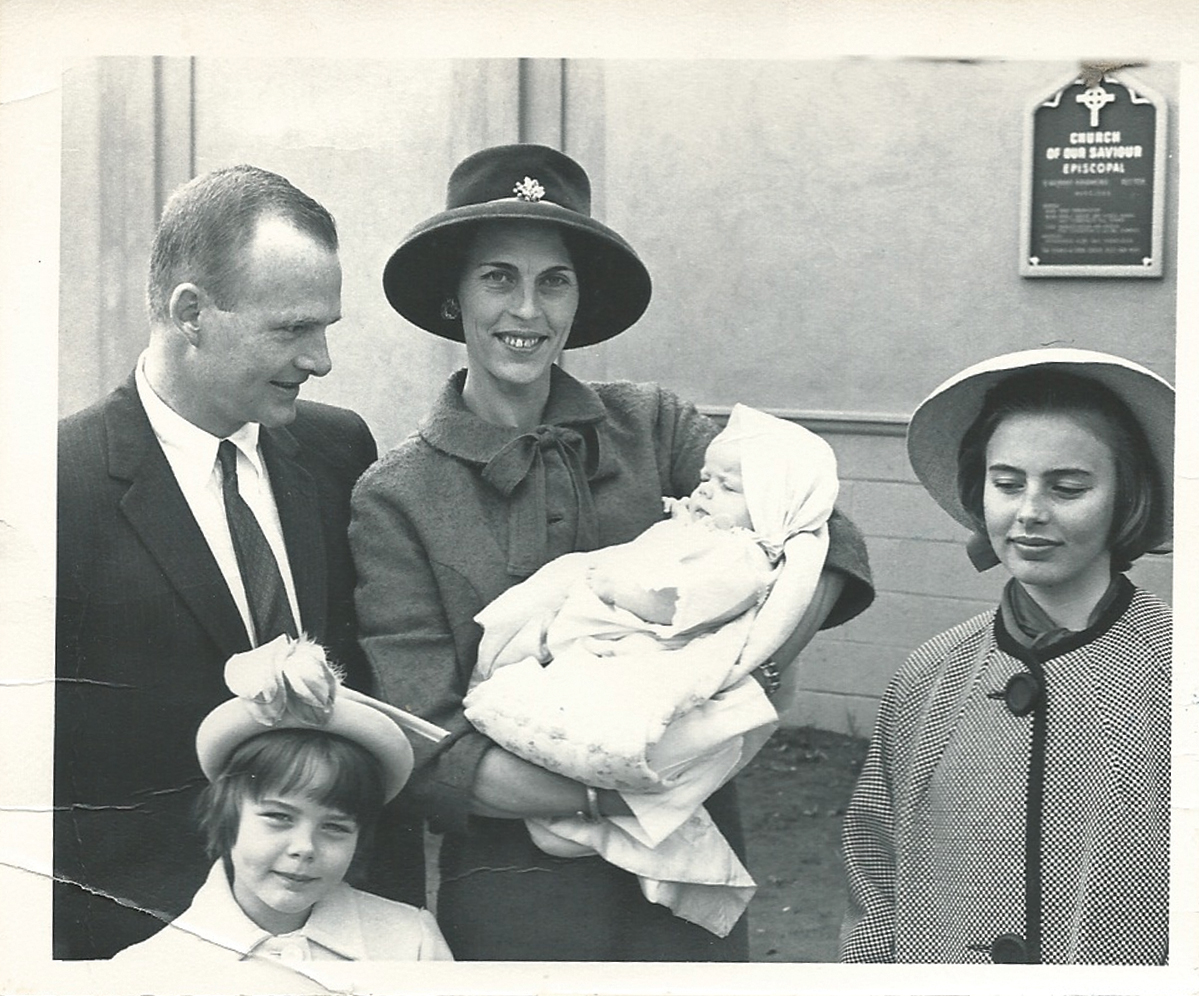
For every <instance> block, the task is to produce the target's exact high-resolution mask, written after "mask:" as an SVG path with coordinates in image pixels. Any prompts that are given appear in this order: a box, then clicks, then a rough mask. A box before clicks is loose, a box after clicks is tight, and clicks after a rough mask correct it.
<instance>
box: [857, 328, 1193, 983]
mask: <svg viewBox="0 0 1199 996" xmlns="http://www.w3.org/2000/svg"><path fill="white" fill-rule="evenodd" d="M1173 429H1174V391H1173V389H1172V388H1171V387H1170V385H1169V384H1168V383H1167V382H1166V381H1164V380H1163V379H1162V378H1160V377H1158V376H1157V375H1156V374H1154V373H1152V372H1151V371H1149V370H1147V369H1145V368H1144V367H1141V366H1139V365H1137V364H1135V363H1131V362H1129V361H1127V360H1124V359H1122V358H1120V357H1117V356H1111V355H1108V354H1105V353H1095V352H1090V351H1086V350H1078V349H1038V350H1031V351H1025V352H1020V353H1012V354H1008V355H1005V356H1000V357H996V358H994V359H991V360H987V361H985V362H983V363H979V364H977V365H976V366H973V367H970V368H969V369H967V370H964V371H962V372H961V373H959V374H957V375H956V376H954V377H951V378H950V379H949V380H947V381H946V382H945V383H944V384H942V385H941V386H940V387H938V388H937V389H936V390H935V391H934V392H933V393H932V394H931V395H929V397H928V398H926V399H925V401H924V402H923V403H922V404H921V405H920V407H919V408H918V409H917V410H916V413H915V414H914V415H913V417H912V421H911V425H910V427H909V430H908V453H909V456H910V458H911V462H912V467H913V469H914V470H915V472H916V476H917V477H918V478H919V480H920V483H921V484H923V485H924V487H925V488H926V489H927V490H928V492H929V494H931V495H932V497H933V498H934V499H935V500H936V501H937V503H938V504H939V505H940V506H941V507H942V508H944V509H945V510H946V511H947V512H948V513H949V514H950V515H951V516H953V518H954V519H956V520H957V521H958V522H960V523H962V524H963V525H965V526H966V527H967V528H969V529H971V530H972V531H973V533H974V537H973V539H972V540H971V543H970V555H971V560H972V561H973V562H974V564H975V566H976V567H977V568H978V569H979V570H984V569H987V568H989V567H992V566H994V565H997V564H1002V565H1003V566H1004V568H1005V569H1006V570H1007V572H1008V574H1009V575H1010V579H1009V581H1008V582H1007V585H1006V587H1005V588H1004V591H1003V596H1002V599H1001V601H1000V605H999V607H998V609H997V610H994V611H990V612H986V613H983V614H981V615H979V616H976V617H975V618H973V619H971V620H969V621H967V622H965V623H962V624H961V625H959V626H956V627H954V628H953V629H951V630H949V631H947V632H945V633H942V634H941V635H940V636H937V637H935V638H933V639H932V640H930V641H929V642H928V643H926V644H925V645H924V646H922V647H921V648H919V649H918V650H917V651H916V652H915V653H914V654H913V655H912V656H911V657H910V658H909V659H908V661H907V662H906V663H905V664H904V666H903V667H902V668H901V669H900V671H899V672H898V674H897V675H896V676H895V678H894V679H893V680H892V682H891V684H890V686H889V688H888V689H887V692H886V694H885V695H884V697H883V700H882V703H881V705H880V709H879V715H878V722H877V725H876V727H875V733H874V738H873V741H872V743H871V747H870V752H869V755H868V757H867V760H866V763H865V766H864V767H863V769H862V773H861V775H860V777H859V780H858V784H857V787H856V789H855V792H854V796H853V800H852V802H851V805H850V807H849V809H848V811H847V813H846V817H845V823H844V831H843V832H844V841H843V843H844V849H845V859H846V868H847V872H848V876H849V886H850V906H849V912H848V914H847V917H846V920H845V924H844V928H843V931H842V958H843V959H844V960H848V961H906V962H959V963H969V962H992V961H994V962H1043V963H1075V964H1077V963H1125V964H1158V963H1163V962H1164V961H1165V958H1166V953H1167V942H1168V927H1169V909H1168V878H1169V860H1168V859H1169V815H1170V809H1169V783H1170V774H1169V770H1170V765H1169V761H1170V742H1169V741H1170V736H1169V732H1170V721H1169V715H1170V713H1169V702H1170V655H1171V627H1172V622H1171V612H1170V609H1169V607H1168V606H1167V605H1166V604H1165V603H1163V602H1162V601H1161V600H1160V599H1158V598H1157V597H1155V596H1154V595H1152V594H1150V593H1149V592H1146V591H1143V590H1141V589H1139V588H1137V587H1136V586H1135V585H1133V584H1132V583H1131V582H1130V581H1129V580H1128V579H1127V578H1126V577H1125V576H1124V573H1123V572H1124V571H1126V570H1127V569H1128V568H1129V567H1130V566H1131V564H1132V563H1133V562H1134V561H1135V560H1137V559H1138V558H1139V557H1140V556H1141V555H1142V554H1144V553H1146V552H1150V551H1157V552H1160V551H1163V550H1166V549H1168V548H1169V545H1170V539H1171V523H1172V507H1173V503H1172V497H1171V486H1170V485H1171V473H1172V465H1173Z"/></svg>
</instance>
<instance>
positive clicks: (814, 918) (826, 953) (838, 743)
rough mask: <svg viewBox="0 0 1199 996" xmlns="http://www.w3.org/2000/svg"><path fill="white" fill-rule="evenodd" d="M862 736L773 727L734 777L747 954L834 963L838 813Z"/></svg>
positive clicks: (839, 907)
mask: <svg viewBox="0 0 1199 996" xmlns="http://www.w3.org/2000/svg"><path fill="white" fill-rule="evenodd" d="M865 755H866V741H865V740H862V739H858V738H854V737H848V736H843V735H841V734H836V733H827V732H824V731H822V730H813V729H806V728H804V729H783V730H779V731H778V732H777V733H775V735H774V736H773V737H771V739H770V740H769V741H768V742H767V744H766V745H765V746H764V747H763V748H762V750H761V751H760V752H759V753H758V756H757V757H755V758H754V759H753V761H752V762H750V764H749V765H747V766H746V768H745V770H744V771H743V772H742V773H741V774H740V775H738V776H737V786H738V792H739V796H740V800H741V818H742V821H743V822H744V826H745V833H746V840H747V844H746V846H747V849H748V852H749V861H748V865H749V870H750V872H751V873H752V874H753V876H754V878H755V879H756V880H757V883H758V891H757V893H756V894H755V896H754V898H753V901H752V902H751V903H750V907H749V934H750V942H749V943H750V959H751V960H752V961H761V962H790V961H796V962H798V961H809V962H811V961H836V960H837V932H838V930H839V928H840V925H841V915H842V912H843V911H844V909H845V880H844V874H843V872H842V868H841V859H840V852H839V840H840V832H841V815H842V813H843V812H844V810H845V805H846V803H847V802H848V801H849V796H850V793H851V792H852V790H853V784H854V780H855V778H856V777H857V772H858V769H859V768H860V767H861V764H862V759H863V758H864V757H865Z"/></svg>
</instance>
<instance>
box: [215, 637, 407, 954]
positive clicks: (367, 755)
mask: <svg viewBox="0 0 1199 996" xmlns="http://www.w3.org/2000/svg"><path fill="white" fill-rule="evenodd" d="M225 680H226V683H227V684H228V685H229V688H230V690H232V691H235V692H237V694H238V697H237V698H234V699H231V700H229V701H228V702H225V703H223V704H222V705H220V706H217V708H216V709H214V710H213V711H212V712H210V713H209V714H208V716H206V717H205V719H204V721H203V722H202V723H201V724H200V729H199V730H198V731H197V733H196V753H197V756H198V757H199V760H200V767H201V769H202V770H203V771H204V774H205V775H206V776H207V777H208V780H209V784H208V786H207V788H206V789H205V790H204V793H203V794H202V796H201V799H200V825H201V828H202V830H203V832H204V834H205V837H206V839H207V847H208V853H209V856H210V857H211V858H212V859H213V860H220V861H221V863H222V864H223V866H224V870H225V875H226V878H227V879H228V881H229V885H230V887H231V889H232V892H233V897H234V899H236V901H237V903H238V905H239V906H240V907H241V909H242V911H243V912H244V913H245V914H246V916H248V917H249V918H250V919H251V920H253V921H254V922H255V923H256V924H258V926H260V927H262V928H263V929H264V930H269V931H270V932H271V933H273V934H280V933H286V932H288V931H292V930H296V929H298V928H299V927H301V926H302V925H303V924H304V922H305V921H306V920H307V918H308V914H309V913H310V912H311V911H312V907H313V906H314V905H316V903H318V902H319V901H320V900H321V899H323V898H324V897H325V896H327V895H328V894H329V893H330V891H332V890H333V889H334V888H335V887H336V886H337V885H338V884H339V883H340V882H341V881H342V880H343V879H344V878H345V877H346V873H347V872H349V871H350V870H351V867H352V865H353V864H354V858H355V856H356V855H357V854H359V853H365V851H366V850H367V842H368V840H369V837H370V835H371V832H372V830H373V828H374V825H375V823H376V822H377V820H378V817H379V814H380V812H381V811H382V809H383V807H384V805H386V803H387V802H388V801H390V800H391V799H392V798H394V796H395V795H396V794H397V793H398V792H399V791H400V789H401V788H402V787H403V785H404V782H405V781H406V780H407V778H408V775H409V773H410V772H411V770H412V761H413V758H412V748H411V746H410V745H409V743H408V740H407V738H406V737H405V736H404V733H403V731H402V730H401V729H400V728H399V727H398V726H397V725H396V724H395V723H394V722H393V721H392V720H391V719H390V718H389V717H388V716H386V715H384V713H383V712H381V711H380V710H379V709H376V708H373V707H372V704H371V703H372V702H373V701H374V700H372V699H370V698H368V697H367V696H362V695H357V694H355V696H354V697H353V698H352V699H351V698H349V697H347V696H348V693H347V694H343V695H339V694H338V692H339V690H340V682H339V680H338V679H337V677H336V676H335V675H334V674H333V672H332V671H331V670H330V668H329V667H328V665H327V664H326V663H325V656H324V651H323V649H321V648H320V647H319V646H317V645H316V644H314V643H311V641H307V640H300V641H290V640H289V639H288V638H286V637H280V638H279V640H278V641H275V642H274V643H272V644H268V645H266V646H264V647H259V648H257V649H255V650H252V651H249V652H248V653H245V654H238V655H236V656H235V657H233V658H232V659H230V661H229V663H228V664H227V665H226V667H225Z"/></svg>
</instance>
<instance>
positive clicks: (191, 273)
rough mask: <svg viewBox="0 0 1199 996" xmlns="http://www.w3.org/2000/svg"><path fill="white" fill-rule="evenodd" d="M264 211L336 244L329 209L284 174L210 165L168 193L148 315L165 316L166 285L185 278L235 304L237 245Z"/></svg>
mask: <svg viewBox="0 0 1199 996" xmlns="http://www.w3.org/2000/svg"><path fill="white" fill-rule="evenodd" d="M268 216H278V217H281V218H283V219H285V220H287V221H289V222H290V223H291V224H293V225H295V227H296V228H298V229H299V230H300V231H302V232H304V233H306V234H307V235H310V236H311V237H312V238H313V239H315V240H316V241H317V242H319V243H320V244H321V245H323V246H324V247H325V248H327V249H328V250H329V251H330V252H336V251H337V226H336V224H335V223H334V221H333V217H332V215H330V214H329V212H328V211H327V210H325V208H323V207H322V206H321V205H320V204H318V203H317V202H316V201H314V200H313V199H312V198H311V197H309V196H308V195H307V194H305V193H304V192H303V191H302V190H300V189H299V188H297V187H295V186H293V185H292V184H291V183H290V182H289V181H288V180H286V179H285V178H284V177H281V176H279V175H278V174H277V173H271V172H269V171H267V170H265V169H259V168H258V167H257V166H245V165H242V166H229V167H226V168H225V169H218V170H214V171H212V172H211V173H205V174H203V175H202V176H197V177H195V178H194V179H192V180H189V181H188V182H187V183H185V184H184V185H183V186H182V187H180V188H179V189H177V190H176V191H175V192H174V193H173V194H171V196H170V198H169V199H168V200H167V203H166V206H165V207H164V208H163V210H162V218H161V219H160V220H159V222H158V231H157V232H156V233H155V235H154V245H153V248H152V249H151V251H150V277H149V280H148V282H147V285H146V304H147V307H148V308H149V311H150V320H151V321H152V322H163V321H166V320H168V318H169V317H170V316H169V311H170V300H171V292H172V291H173V290H174V289H175V288H176V287H177V286H178V285H179V284H181V283H186V282H191V283H195V284H197V285H199V286H201V287H203V288H204V289H205V290H206V291H208V293H210V294H211V295H212V296H213V299H214V300H215V301H216V304H217V306H218V307H220V308H229V307H232V306H233V305H234V304H235V303H236V300H237V295H238V293H239V291H240V283H239V277H240V275H241V254H242V250H244V249H245V247H246V246H247V245H249V243H250V240H251V239H252V238H253V236H254V231H255V227H256V226H257V224H258V221H259V219H260V218H264V217H268Z"/></svg>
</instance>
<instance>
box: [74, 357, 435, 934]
mask: <svg viewBox="0 0 1199 996" xmlns="http://www.w3.org/2000/svg"><path fill="white" fill-rule="evenodd" d="M260 446H261V449H262V453H263V457H264V460H265V462H266V466H267V469H268V472H269V474H270V478H271V486H272V490H273V491H274V495H275V500H276V504H277V506H278V509H279V518H280V521H281V523H282V528H283V536H284V541H285V542H286V544H287V552H288V559H289V561H290V563H291V568H292V574H293V578H294V581H295V586H296V596H297V599H298V601H299V606H300V615H301V618H302V621H303V624H304V627H305V629H306V630H307V631H308V632H309V633H310V634H311V635H312V636H314V637H315V638H316V639H318V640H320V641H321V642H322V643H324V644H325V645H326V646H327V647H328V648H329V651H330V654H331V656H332V657H333V658H334V659H336V660H338V661H339V662H340V663H341V664H342V665H343V667H344V668H345V669H346V671H347V675H348V682H349V683H350V684H352V685H357V687H359V688H368V687H369V682H370V675H369V671H368V670H367V668H366V665H365V660H364V658H363V655H362V653H361V650H360V648H359V647H358V646H357V629H356V625H355V620H354V611H353V589H354V581H355V576H354V567H353V562H352V560H351V558H350V551H349V545H348V542H347V540H346V527H347V524H348V521H349V495H350V489H351V487H352V486H353V484H354V482H355V480H357V478H358V475H359V474H360V473H361V472H362V470H363V469H364V468H365V467H366V466H367V465H369V464H370V462H371V461H372V460H373V459H374V457H375V455H376V450H375V443H374V439H373V438H372V436H371V433H370V430H369V429H368V428H367V427H366V424H365V423H364V422H363V421H362V419H361V418H360V417H359V416H357V415H356V414H354V413H353V412H350V411H346V410H344V409H338V408H332V407H329V406H327V405H319V404H313V403H308V402H300V403H299V405H298V406H297V416H296V419H295V421H294V422H293V423H292V424H291V425H290V426H288V427H287V428H278V429H266V428H264V429H263V430H262V432H261V434H260ZM58 458H59V464H58V601H57V650H56V654H57V659H56V675H57V684H56V702H55V707H56V717H55V769H54V770H55V775H54V802H55V819H54V868H55V875H56V883H55V888H54V924H55V929H54V933H55V954H56V956H57V957H62V958H103V957H109V956H111V955H112V954H113V953H114V952H115V951H117V950H119V949H121V948H123V947H126V946H127V945H129V944H131V943H133V942H135V941H139V940H141V939H143V938H145V937H147V936H149V935H150V934H151V933H153V932H154V931H155V930H157V929H158V928H159V927H161V925H162V922H163V920H164V919H170V918H172V917H174V916H176V915H178V914H179V913H180V912H182V910H183V909H184V907H185V906H186V905H187V903H188V901H189V900H190V898H191V897H192V895H193V894H194V893H195V892H196V889H197V888H198V887H199V885H200V883H201V882H202V881H203V880H204V876H205V873H206V871H207V869H208V861H207V859H206V858H205V856H204V845H203V841H202V840H201V839H200V837H199V834H198V832H197V831H196V829H195V820H194V818H193V814H192V807H193V804H194V801H195V798H196V796H197V794H198V792H199V790H200V788H201V787H202V786H203V785H204V784H205V780H204V777H203V775H202V774H201V772H200V768H199V764H198V762H197V760H196V754H195V734H196V729H197V727H198V726H199V723H200V720H201V719H202V718H203V717H204V716H205V715H206V714H207V713H208V712H209V711H210V710H211V709H212V708H214V707H215V706H216V705H218V704H219V703H221V702H223V701H225V700H226V699H227V698H228V697H229V691H228V689H227V688H226V687H225V684H224V679H223V668H224V663H225V661H226V660H227V659H228V657H229V656H230V655H231V654H234V653H237V652H239V651H242V650H247V649H249V644H248V639H247V636H246V632H245V626H244V624H243V622H242V618H241V616H240V614H239V613H238V610H237V607H236V605H235V603H234V601H233V597H232V595H231V594H230V593H229V590H228V587H227V586H226V584H225V582H224V579H223V577H222V575H221V572H220V569H219V568H218V566H217V563H216V560H215V558H214V557H213V555H212V553H211V551H210V550H209V547H208V545H207V543H206V542H205V540H204V536H203V534H202V533H201V531H200V527H199V525H198V524H197V523H196V521H195V519H194V517H193V516H192V513H191V510H190V509H189V507H188V505H187V501H186V499H185V498H184V496H183V493H182V491H181V490H180V489H179V486H178V484H177V482H176V480H175V477H174V474H173V473H172V471H171V468H170V464H169V463H168V462H167V459H166V457H165V455H164V454H163V452H162V448H161V447H160V446H159V444H158V441H157V439H156V438H155V436H154V432H153V429H152V428H151V426H150V423H149V420H148V419H147V418H146V414H145V411H144V410H143V408H142V405H141V402H140V400H139V398H138V395H137V390H136V387H135V385H134V380H133V377H132V376H130V377H129V378H128V380H127V381H126V382H125V383H124V384H123V385H122V386H121V387H118V388H117V389H116V390H115V391H113V392H112V393H111V394H110V395H109V396H108V397H106V398H104V399H102V400H101V401H99V402H98V403H96V404H95V405H93V406H92V407H90V408H88V409H86V410H84V411H82V412H79V413H77V414H75V415H72V416H70V417H69V418H67V419H64V420H63V422H62V423H61V424H60V426H59V449H58ZM408 836H409V837H410V838H411V842H410V844H409V845H408V846H409V849H410V851H409V855H408V862H410V863H411V862H415V866H416V867H417V868H420V867H422V866H421V864H420V857H419V854H420V851H419V841H418V840H417V838H416V835H415V834H413V833H412V832H411V831H409V833H408ZM73 883H79V885H76V884H73ZM80 886H83V888H81V887H80ZM411 891H412V893H414V894H418V895H414V898H415V899H416V901H417V902H423V879H422V880H421V881H419V882H417V883H415V885H414V888H413V889H412V890H411ZM393 898H407V896H406V895H395V896H393ZM141 911H146V912H141Z"/></svg>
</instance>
